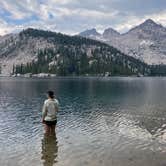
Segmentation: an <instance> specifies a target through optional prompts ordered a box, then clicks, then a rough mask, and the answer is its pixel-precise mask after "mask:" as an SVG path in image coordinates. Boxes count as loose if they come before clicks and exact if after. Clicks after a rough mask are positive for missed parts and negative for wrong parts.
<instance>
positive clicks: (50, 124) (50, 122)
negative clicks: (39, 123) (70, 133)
mask: <svg viewBox="0 0 166 166" xmlns="http://www.w3.org/2000/svg"><path fill="white" fill-rule="evenodd" d="M44 123H45V124H46V125H48V126H52V125H56V124H57V120H54V121H46V120H44Z"/></svg>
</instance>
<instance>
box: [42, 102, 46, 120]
mask: <svg viewBox="0 0 166 166" xmlns="http://www.w3.org/2000/svg"><path fill="white" fill-rule="evenodd" d="M46 115H47V106H46V103H45V102H44V105H43V109H42V123H43V122H44V118H45V117H46Z"/></svg>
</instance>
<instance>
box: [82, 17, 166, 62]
mask: <svg viewBox="0 0 166 166" xmlns="http://www.w3.org/2000/svg"><path fill="white" fill-rule="evenodd" d="M110 29H111V30H112V31H113V32H115V33H112V34H111V35H110V36H109V35H106V36H104V35H103V34H104V33H103V34H101V36H100V37H95V36H92V37H91V36H88V35H86V36H84V37H89V38H92V39H95V40H99V41H102V42H105V43H107V44H109V45H112V46H114V47H115V48H117V49H119V50H120V51H121V52H123V53H125V54H127V55H129V56H132V57H134V58H136V59H139V60H141V61H143V62H145V63H148V64H150V65H152V64H166V28H165V27H164V26H162V25H160V24H157V23H155V22H154V21H153V20H152V19H147V20H146V21H144V22H143V23H141V24H140V25H137V26H135V27H133V28H132V29H130V30H129V31H128V32H126V33H123V34H120V33H118V32H117V31H116V30H114V29H112V28H110ZM116 32H117V34H116Z"/></svg>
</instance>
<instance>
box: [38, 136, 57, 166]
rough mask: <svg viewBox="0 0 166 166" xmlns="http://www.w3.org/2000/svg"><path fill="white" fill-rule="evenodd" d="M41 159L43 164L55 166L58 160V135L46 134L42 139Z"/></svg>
mask: <svg viewBox="0 0 166 166" xmlns="http://www.w3.org/2000/svg"><path fill="white" fill-rule="evenodd" d="M41 155H42V156H41V159H42V160H43V166H53V165H54V163H56V162H57V160H56V158H57V155H58V145H57V137H56V135H55V136H46V135H44V137H43V139H42V152H41Z"/></svg>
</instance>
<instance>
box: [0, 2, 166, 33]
mask: <svg viewBox="0 0 166 166" xmlns="http://www.w3.org/2000/svg"><path fill="white" fill-rule="evenodd" d="M165 6H166V1H165V0H158V1H156V0H146V1H145V0H123V1H122V0H102V1H101V0H84V1H82V0H35V1H34V0H5V1H0V34H1V35H2V34H5V33H9V32H13V31H14V32H15V31H19V30H21V29H23V28H24V29H25V28H27V27H34V28H40V29H47V30H52V31H58V32H63V33H67V34H75V33H78V32H80V31H83V30H85V29H89V28H93V27H95V28H97V29H98V30H99V31H103V30H104V29H105V28H108V27H113V28H115V29H117V30H118V31H120V32H125V31H127V30H128V29H130V28H132V27H133V26H135V25H138V24H139V23H141V22H143V21H144V20H145V19H148V18H152V19H154V20H155V21H157V22H158V23H161V24H163V25H166V10H165Z"/></svg>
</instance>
